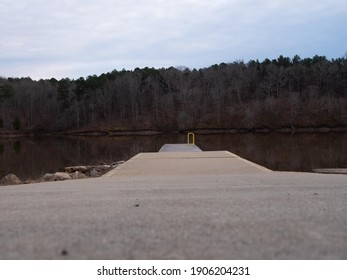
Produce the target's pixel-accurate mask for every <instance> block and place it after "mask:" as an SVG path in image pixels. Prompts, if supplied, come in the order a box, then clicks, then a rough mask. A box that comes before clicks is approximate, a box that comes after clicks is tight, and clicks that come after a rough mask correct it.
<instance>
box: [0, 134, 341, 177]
mask: <svg viewBox="0 0 347 280" xmlns="http://www.w3.org/2000/svg"><path fill="white" fill-rule="evenodd" d="M195 137H196V145H197V146H199V147H200V148H201V149H202V150H203V151H213V150H227V151H230V152H233V153H235V154H237V155H239V156H241V157H243V158H246V159H248V160H250V161H253V162H255V163H258V164H260V165H263V166H265V167H267V168H270V169H272V170H281V171H305V172H311V171H312V169H313V168H347V145H346V143H347V133H301V134H294V135H290V134H284V133H268V134H261V133H254V134H252V133H239V134H209V135H198V134H196V136H195ZM185 142H186V135H183V134H165V135H155V136H121V137H113V136H112V137H111V136H105V137H100V136H98V137H77V136H74V137H53V136H46V137H21V138H15V139H0V177H2V176H4V175H6V174H9V173H14V174H16V175H17V176H18V177H19V178H21V179H36V178H38V177H40V176H42V175H44V174H45V173H47V172H56V171H62V170H64V167H65V166H71V165H95V164H100V163H102V162H104V163H111V162H116V161H119V160H127V159H129V158H131V157H132V156H134V155H136V154H137V153H140V152H157V151H159V149H160V148H161V146H162V145H164V144H168V143H185Z"/></svg>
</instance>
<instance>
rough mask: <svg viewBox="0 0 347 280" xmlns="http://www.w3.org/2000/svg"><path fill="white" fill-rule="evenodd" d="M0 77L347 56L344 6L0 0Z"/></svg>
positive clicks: (289, 1)
mask: <svg viewBox="0 0 347 280" xmlns="http://www.w3.org/2000/svg"><path fill="white" fill-rule="evenodd" d="M0 10H1V17H0V38H1V40H0V76H5V77H25V76H30V77H32V78H33V79H40V78H51V77H56V78H58V79H59V78H63V77H70V78H78V77H80V76H88V75H91V74H98V75H99V74H101V73H103V72H109V71H112V70H113V69H118V70H121V69H122V68H125V69H134V68H135V67H145V66H148V67H156V68H159V67H169V66H178V65H186V66H188V67H190V68H201V67H208V66H210V65H212V64H216V63H217V64H219V63H221V62H232V61H235V60H241V59H242V60H245V61H248V60H250V59H260V60H263V59H264V58H266V57H268V58H270V59H273V58H277V57H278V56H279V55H281V54H283V55H285V56H290V57H293V56H294V55H295V54H299V55H300V56H301V57H308V56H309V57H311V56H313V55H315V54H319V55H326V56H327V57H328V58H337V57H341V56H343V55H344V54H345V53H346V52H347V44H346V42H347V39H346V38H347V31H346V26H347V2H346V0H321V1H319V0H281V1H279V0H258V1H257V0H253V1H252V0H229V1H227V0H213V1H211V0H207V1H206V0H175V1H169V0H164V1H161V0H145V1H139V0H137V1H136V0H127V1H124V0H122V1H118V0H113V1H112V0H98V1H95V0H93V1H92V0H56V1H49V0H0Z"/></svg>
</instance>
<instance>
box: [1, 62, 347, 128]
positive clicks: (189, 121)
mask: <svg viewBox="0 0 347 280" xmlns="http://www.w3.org/2000/svg"><path fill="white" fill-rule="evenodd" d="M346 97H347V57H341V58H337V59H332V60H329V59H327V58H326V57H325V56H318V55H316V56H314V57H312V58H304V59H302V58H300V57H299V56H298V55H296V56H294V57H293V58H289V57H284V56H282V55H281V56H279V57H278V58H277V59H273V60H270V59H265V60H264V61H262V62H259V61H258V60H251V61H249V62H247V63H245V62H243V61H235V62H232V63H221V64H218V65H217V64H216V65H213V66H211V67H208V68H203V69H188V68H185V67H179V68H174V67H170V68H161V69H154V68H143V69H140V68H136V69H134V70H131V71H130V70H122V71H117V70H114V71H112V72H109V73H104V74H101V75H99V76H97V75H92V76H88V77H87V78H83V77H81V78H79V79H76V80H71V79H69V78H65V79H61V80H56V79H54V78H52V79H47V80H39V81H34V80H32V79H31V78H29V77H26V78H0V110H1V112H0V131H1V130H2V131H9V130H20V131H31V132H34V133H35V132H36V133H40V132H64V131H71V130H78V131H87V130H88V131H93V130H94V131H96V130H109V131H121V130H160V131H171V130H189V129H230V128H235V129H241V128H246V129H257V128H270V129H277V128H284V127H320V126H329V127H339V126H341V127H345V126H347V98H346Z"/></svg>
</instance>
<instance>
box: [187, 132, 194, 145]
mask: <svg viewBox="0 0 347 280" xmlns="http://www.w3.org/2000/svg"><path fill="white" fill-rule="evenodd" d="M190 136H192V143H190ZM187 143H188V144H192V145H195V135H194V133H193V132H189V133H188V134H187Z"/></svg>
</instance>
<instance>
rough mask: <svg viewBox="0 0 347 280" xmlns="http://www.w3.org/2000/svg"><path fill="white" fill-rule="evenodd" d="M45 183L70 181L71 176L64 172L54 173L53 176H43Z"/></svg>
mask: <svg viewBox="0 0 347 280" xmlns="http://www.w3.org/2000/svg"><path fill="white" fill-rule="evenodd" d="M43 179H44V180H45V181H63V180H71V176H70V175H69V174H67V173H64V172H56V173H54V174H49V173H47V174H45V175H44V176H43Z"/></svg>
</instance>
